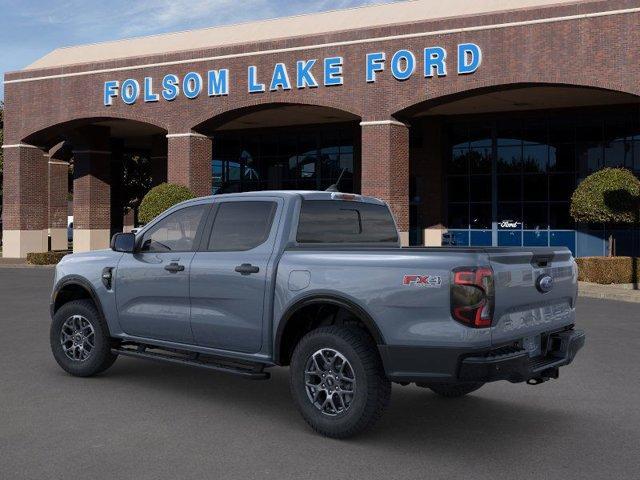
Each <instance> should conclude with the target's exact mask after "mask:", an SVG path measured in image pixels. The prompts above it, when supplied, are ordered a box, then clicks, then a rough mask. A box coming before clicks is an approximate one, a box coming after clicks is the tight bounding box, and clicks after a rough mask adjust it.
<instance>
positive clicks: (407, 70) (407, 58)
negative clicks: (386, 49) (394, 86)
mask: <svg viewBox="0 0 640 480" xmlns="http://www.w3.org/2000/svg"><path fill="white" fill-rule="evenodd" d="M415 71H416V57H415V55H414V54H413V53H411V52H410V51H409V50H398V51H397V52H396V53H395V54H394V55H393V57H392V58H391V73H392V74H393V76H394V77H396V79H397V80H407V79H408V78H409V77H411V75H413V72H415Z"/></svg>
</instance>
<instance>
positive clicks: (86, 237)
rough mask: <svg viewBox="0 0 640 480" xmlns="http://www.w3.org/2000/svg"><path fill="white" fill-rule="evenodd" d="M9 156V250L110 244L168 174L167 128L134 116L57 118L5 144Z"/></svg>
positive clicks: (8, 253) (6, 247)
mask: <svg viewBox="0 0 640 480" xmlns="http://www.w3.org/2000/svg"><path fill="white" fill-rule="evenodd" d="M5 157H6V160H5V178H6V181H5V199H4V212H3V215H4V219H5V225H4V230H5V238H4V242H3V243H4V245H3V256H5V257H24V256H25V255H26V253H29V252H42V251H47V250H67V249H68V248H70V247H71V246H72V248H73V250H74V251H88V250H95V249H98V248H106V247H108V245H109V240H110V238H111V235H112V234H113V233H114V232H117V231H122V230H123V229H125V228H126V227H127V226H129V227H132V226H133V221H129V222H127V221H126V219H125V215H126V213H127V211H128V210H131V209H132V208H133V209H135V206H136V204H137V203H138V202H139V200H140V199H141V197H142V195H144V193H146V190H147V189H148V188H150V187H151V186H152V185H153V184H157V183H161V182H163V181H166V178H167V139H166V131H165V130H164V129H162V128H160V127H158V126H155V125H152V124H149V123H145V122H140V121H134V120H125V119H118V118H88V119H77V120H73V121H69V122H63V123H59V124H56V125H52V126H49V127H46V128H44V129H41V130H39V131H37V132H34V133H32V134H30V135H28V136H26V137H25V138H23V139H22V141H21V142H20V143H17V144H14V145H7V146H5ZM25 172H28V173H25ZM27 183H29V186H30V188H23V184H24V185H25V186H26V184H27ZM34 185H35V186H36V188H34ZM7 187H8V188H7ZM71 222H72V228H71V229H70V228H69V226H70V224H71ZM127 223H129V224H130V225H127ZM7 233H8V235H7ZM71 244H72V245H71Z"/></svg>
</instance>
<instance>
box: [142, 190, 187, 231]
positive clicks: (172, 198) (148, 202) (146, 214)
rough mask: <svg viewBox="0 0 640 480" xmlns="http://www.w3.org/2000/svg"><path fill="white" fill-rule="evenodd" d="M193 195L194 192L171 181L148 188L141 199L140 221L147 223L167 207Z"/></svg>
mask: <svg viewBox="0 0 640 480" xmlns="http://www.w3.org/2000/svg"><path fill="white" fill-rule="evenodd" d="M195 197H196V196H195V195H194V193H193V192H192V191H191V190H189V189H188V188H187V187H183V186H182V185H175V184H173V183H162V184H160V185H158V186H157V187H153V188H152V189H151V190H149V193H147V194H146V195H145V196H144V198H143V199H142V203H141V204H140V221H141V222H142V223H149V222H150V221H151V220H153V219H154V218H155V217H157V216H158V215H160V214H161V213H162V212H164V211H165V210H167V209H168V208H171V207H173V206H174V205H176V204H178V203H180V202H184V201H185V200H191V199H192V198H195Z"/></svg>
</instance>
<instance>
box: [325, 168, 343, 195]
mask: <svg viewBox="0 0 640 480" xmlns="http://www.w3.org/2000/svg"><path fill="white" fill-rule="evenodd" d="M346 171H347V169H346V168H343V169H342V171H341V172H340V176H339V177H338V180H336V183H334V184H333V185H331V186H330V187H329V188H327V189H326V190H325V192H339V191H340V190H339V189H338V185H340V180H342V176H343V175H344V172H346Z"/></svg>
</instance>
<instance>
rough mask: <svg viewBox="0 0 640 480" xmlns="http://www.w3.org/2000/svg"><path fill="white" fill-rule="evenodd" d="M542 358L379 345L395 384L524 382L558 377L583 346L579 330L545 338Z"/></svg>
mask: <svg viewBox="0 0 640 480" xmlns="http://www.w3.org/2000/svg"><path fill="white" fill-rule="evenodd" d="M545 343H546V345H545V347H546V348H545V354H544V355H542V356H540V357H533V358H531V357H529V353H528V352H527V351H525V350H523V349H521V348H517V347H513V346H509V347H503V348H499V349H492V350H484V351H468V350H460V349H445V348H438V349H434V348H425V347H392V346H387V345H381V346H380V347H379V350H380V354H381V356H382V360H383V363H384V367H385V371H386V373H387V376H388V377H389V378H390V379H391V380H392V381H396V382H408V383H413V382H416V383H429V382H440V383H441V382H494V381H497V380H507V381H509V382H513V383H517V382H525V381H528V380H547V379H549V378H557V377H558V369H559V368H560V367H561V366H564V365H568V364H570V363H571V362H572V361H573V359H574V358H575V356H576V354H577V353H578V351H579V350H580V349H581V348H582V347H583V346H584V343H585V334H584V332H583V331H582V330H564V331H560V332H554V333H551V334H549V335H548V336H547V338H546V342H545Z"/></svg>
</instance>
